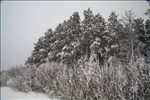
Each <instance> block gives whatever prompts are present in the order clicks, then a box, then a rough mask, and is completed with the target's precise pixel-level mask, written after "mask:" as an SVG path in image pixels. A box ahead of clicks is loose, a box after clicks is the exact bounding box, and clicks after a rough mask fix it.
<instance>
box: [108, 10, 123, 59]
mask: <svg viewBox="0 0 150 100" xmlns="http://www.w3.org/2000/svg"><path fill="white" fill-rule="evenodd" d="M107 33H108V37H109V39H108V48H109V50H110V51H108V52H107V53H108V55H107V56H108V57H109V56H119V52H120V46H121V45H120V41H121V40H122V35H123V34H122V33H123V26H122V24H121V22H120V20H119V19H118V15H117V14H116V13H115V12H111V14H110V16H109V18H108V22H107Z"/></svg>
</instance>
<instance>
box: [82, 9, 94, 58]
mask: <svg viewBox="0 0 150 100" xmlns="http://www.w3.org/2000/svg"><path fill="white" fill-rule="evenodd" d="M83 14H84V20H83V22H82V25H81V29H82V36H81V40H82V47H83V51H85V54H84V55H85V60H87V61H88V60H89V58H90V45H91V43H92V42H93V40H92V39H93V33H94V32H93V29H92V21H93V18H94V15H93V13H92V10H90V8H88V10H85V11H84V13H83Z"/></svg>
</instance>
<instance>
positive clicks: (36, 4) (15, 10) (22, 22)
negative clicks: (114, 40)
mask: <svg viewBox="0 0 150 100" xmlns="http://www.w3.org/2000/svg"><path fill="white" fill-rule="evenodd" d="M88 8H91V9H92V11H93V13H94V14H96V13H98V12H99V13H100V14H101V15H102V16H103V17H104V18H108V16H109V14H110V12H111V11H116V12H117V13H118V14H119V15H120V18H121V17H122V16H123V14H124V11H125V10H130V9H132V10H133V11H135V13H136V15H137V17H142V18H143V19H146V18H147V17H146V16H145V15H144V12H145V11H146V10H147V9H148V8H149V3H148V2H146V1H88V2H87V1H62V2H60V1H55V2H54V1H51V2H48V1H20V2H19V1H2V2H1V69H2V70H6V69H8V68H10V67H13V66H15V65H19V64H24V62H25V60H26V59H27V57H29V56H30V55H31V52H32V50H33V47H34V43H36V42H37V40H38V38H39V37H41V36H42V35H44V32H45V31H46V30H47V29H49V28H52V29H53V30H54V29H55V27H56V26H57V25H58V24H59V23H62V22H63V21H64V20H67V19H69V17H70V16H71V15H72V13H73V12H75V11H78V12H79V14H80V17H81V20H82V19H83V11H84V10H86V9H88Z"/></svg>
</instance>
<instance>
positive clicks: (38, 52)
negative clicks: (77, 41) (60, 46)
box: [26, 29, 54, 65]
mask: <svg viewBox="0 0 150 100" xmlns="http://www.w3.org/2000/svg"><path fill="white" fill-rule="evenodd" d="M53 42H54V40H53V32H52V30H51V29H49V30H48V31H47V32H46V33H45V36H42V37H41V38H39V40H38V42H37V43H35V44H34V45H35V46H34V50H33V51H32V54H31V56H30V57H29V58H28V59H27V61H26V64H30V65H33V64H37V65H40V64H42V63H45V62H46V58H47V56H48V53H49V51H50V45H51V43H53Z"/></svg>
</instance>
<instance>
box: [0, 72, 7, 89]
mask: <svg viewBox="0 0 150 100" xmlns="http://www.w3.org/2000/svg"><path fill="white" fill-rule="evenodd" d="M0 77H1V79H0V86H1V87H3V86H6V85H7V80H8V77H7V71H1V72H0Z"/></svg>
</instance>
